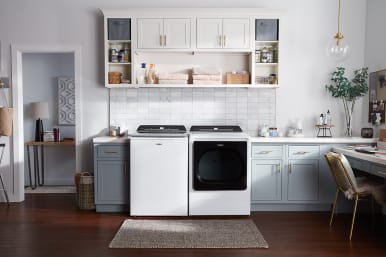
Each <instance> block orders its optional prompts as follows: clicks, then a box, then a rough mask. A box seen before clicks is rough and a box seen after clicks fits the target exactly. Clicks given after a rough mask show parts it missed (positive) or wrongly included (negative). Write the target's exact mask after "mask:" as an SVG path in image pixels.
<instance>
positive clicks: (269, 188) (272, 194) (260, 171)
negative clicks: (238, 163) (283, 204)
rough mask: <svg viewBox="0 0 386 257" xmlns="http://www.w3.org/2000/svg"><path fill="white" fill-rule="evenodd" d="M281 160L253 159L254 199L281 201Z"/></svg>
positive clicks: (252, 197)
mask: <svg viewBox="0 0 386 257" xmlns="http://www.w3.org/2000/svg"><path fill="white" fill-rule="evenodd" d="M281 167H282V161H281V160H253V161H252V185H253V186H252V196H251V199H252V201H280V200H281V199H282V194H281V188H282V186H281V176H282V175H281Z"/></svg>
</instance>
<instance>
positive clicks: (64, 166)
mask: <svg viewBox="0 0 386 257" xmlns="http://www.w3.org/2000/svg"><path fill="white" fill-rule="evenodd" d="M22 58H23V64H22V66H23V67H22V68H23V105H24V141H25V142H27V141H34V139H35V120H34V119H32V118H31V113H30V103H31V102H47V103H48V108H49V118H48V119H45V120H43V126H44V131H52V129H53V128H54V127H57V128H59V130H60V134H61V138H64V137H71V138H75V126H63V125H62V126H61V125H58V82H57V81H58V77H74V55H73V54H70V53H63V54H58V53H56V54H54V53H24V54H23V57H22ZM58 163H60V165H57V164H58ZM45 164H46V165H45V168H46V172H45V184H46V185H66V184H73V181H74V179H73V175H74V172H75V149H74V148H72V147H61V148H60V147H45ZM24 167H25V184H26V185H28V184H29V180H28V173H27V171H28V166H27V159H26V162H25V163H24Z"/></svg>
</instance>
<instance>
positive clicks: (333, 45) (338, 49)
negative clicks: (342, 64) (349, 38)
mask: <svg viewBox="0 0 386 257" xmlns="http://www.w3.org/2000/svg"><path fill="white" fill-rule="evenodd" d="M327 55H328V56H329V57H330V58H331V59H333V60H334V61H343V60H345V59H347V58H348V57H349V55H350V47H349V45H348V44H347V43H346V42H345V41H344V40H343V34H342V33H341V32H340V0H338V32H337V33H336V35H335V36H334V38H332V39H331V40H330V42H329V43H328V46H327Z"/></svg>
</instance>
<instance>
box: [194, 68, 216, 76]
mask: <svg viewBox="0 0 386 257" xmlns="http://www.w3.org/2000/svg"><path fill="white" fill-rule="evenodd" d="M193 74H201V75H221V69H219V68H211V67H193Z"/></svg>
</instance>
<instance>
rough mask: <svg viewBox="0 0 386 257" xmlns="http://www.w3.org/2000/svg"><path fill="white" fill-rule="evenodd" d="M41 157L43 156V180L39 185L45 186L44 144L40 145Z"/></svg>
mask: <svg viewBox="0 0 386 257" xmlns="http://www.w3.org/2000/svg"><path fill="white" fill-rule="evenodd" d="M40 157H41V161H42V162H41V163H40V165H41V168H42V181H41V182H39V186H44V146H43V145H42V146H41V147H40Z"/></svg>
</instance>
